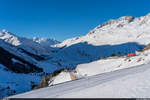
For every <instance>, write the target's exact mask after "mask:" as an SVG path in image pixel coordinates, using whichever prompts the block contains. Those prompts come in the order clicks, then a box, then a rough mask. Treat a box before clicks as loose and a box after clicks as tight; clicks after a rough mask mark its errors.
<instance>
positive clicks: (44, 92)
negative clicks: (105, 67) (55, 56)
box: [9, 63, 150, 98]
mask: <svg viewBox="0 0 150 100" xmlns="http://www.w3.org/2000/svg"><path fill="white" fill-rule="evenodd" d="M149 71H150V68H149V63H148V64H146V65H140V66H135V67H131V68H125V69H122V70H117V71H113V72H107V73H104V74H98V75H95V76H91V77H86V78H83V79H80V80H76V81H71V82H66V83H63V84H59V85H55V86H51V87H47V88H42V89H39V90H34V91H30V92H27V93H24V94H19V95H15V96H11V97H9V98H149V97H150V92H149V91H150V85H149V84H148V83H149V82H150V78H149V77H147V76H149V74H150V73H149ZM116 89H117V91H116Z"/></svg>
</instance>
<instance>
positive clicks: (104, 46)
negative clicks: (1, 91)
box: [0, 14, 150, 96]
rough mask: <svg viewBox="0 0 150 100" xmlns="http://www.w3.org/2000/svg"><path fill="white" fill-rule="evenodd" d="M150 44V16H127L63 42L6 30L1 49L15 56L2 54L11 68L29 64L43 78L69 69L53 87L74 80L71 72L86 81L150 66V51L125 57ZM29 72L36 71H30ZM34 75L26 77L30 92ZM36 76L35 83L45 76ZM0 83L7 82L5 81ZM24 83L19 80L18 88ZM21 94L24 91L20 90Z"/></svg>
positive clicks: (2, 37)
mask: <svg viewBox="0 0 150 100" xmlns="http://www.w3.org/2000/svg"><path fill="white" fill-rule="evenodd" d="M149 43H150V14H147V15H146V16H142V17H139V18H135V17H133V16H124V17H121V18H119V19H115V20H109V21H108V22H106V23H104V24H102V25H99V26H97V27H96V28H94V29H93V30H91V31H90V32H88V33H87V34H86V35H84V36H81V37H75V38H72V39H67V40H65V41H63V42H62V43H59V42H58V41H56V40H51V39H43V38H34V39H27V38H22V37H18V36H15V35H14V34H12V33H10V32H8V31H6V30H3V31H1V32H0V47H2V49H1V48H0V50H1V51H3V52H4V53H5V54H7V55H9V54H11V56H10V57H8V56H4V55H3V54H4V53H2V54H1V55H3V57H2V58H5V59H7V60H9V61H10V62H11V64H10V65H13V63H15V64H16V63H19V64H22V63H23V64H22V65H26V64H28V67H26V66H25V67H23V68H29V69H30V68H34V70H35V72H37V73H40V75H45V74H44V73H47V74H49V73H52V72H53V71H55V70H57V69H69V70H70V71H71V72H61V73H60V74H58V75H57V76H55V77H53V80H52V81H53V82H52V84H51V83H50V84H49V85H50V86H51V85H55V84H58V83H62V82H66V81H70V80H72V79H71V77H70V74H71V73H72V74H73V76H74V75H75V76H76V77H77V78H83V77H86V76H92V75H96V74H100V73H104V72H110V71H114V70H119V69H123V68H128V67H131V66H136V65H140V64H145V63H148V62H149V61H150V59H149V55H150V54H149V51H144V52H143V53H140V54H139V55H138V56H136V57H133V58H131V59H128V58H126V57H124V56H125V55H126V54H128V53H130V52H135V51H137V50H142V49H143V48H145V47H146V45H148V44H149ZM119 52H120V54H121V56H123V57H120V58H117V59H115V58H113V59H107V60H99V59H100V58H104V57H106V58H107V57H110V56H111V55H112V54H114V55H118V53H119ZM2 58H1V59H0V61H1V64H2V66H1V69H2V70H1V71H3V73H5V74H3V75H6V74H8V73H10V71H8V72H6V71H5V68H4V67H7V68H11V67H9V66H10V65H9V66H8V65H7V64H6V62H5V60H3V59H2ZM143 59H144V60H143ZM29 64H32V65H33V66H34V67H31V66H30V65H29ZM19 67H20V66H19ZM17 68H18V67H17ZM38 68H41V69H42V71H43V72H42V71H39V72H38V71H37V70H36V69H38ZM75 68H76V70H77V72H76V73H75V72H73V71H72V70H73V69H75ZM29 73H33V72H32V71H31V72H30V71H29ZM37 73H36V74H37ZM41 73H42V74H41ZM33 74H35V73H33ZM33 74H25V76H26V75H29V76H26V79H29V80H27V81H28V82H29V81H30V83H28V82H27V83H26V84H25V85H26V86H27V87H28V90H30V89H31V83H33V82H31V80H32V78H28V77H30V75H31V76H32V75H33ZM36 74H35V75H33V77H36V76H37V77H36V78H38V79H37V80H38V81H34V83H40V81H39V80H41V76H40V75H39V74H38V75H36ZM11 75H12V76H13V75H14V77H16V72H15V73H14V71H13V74H11ZM20 77H22V78H23V77H24V75H23V74H22V73H21V76H20V74H19V75H18V74H17V78H18V79H19V78H20ZM17 78H16V79H17ZM0 81H1V82H3V80H0ZM14 81H17V80H14ZM14 81H12V79H10V80H9V82H14ZM21 83H22V82H20V81H17V83H15V85H16V84H21ZM2 86H4V85H2ZM7 86H8V85H7ZM19 86H22V85H19ZM11 87H12V85H11ZM29 88H30V89H29ZM6 89H7V87H6ZM18 91H20V90H19V89H18ZM17 93H19V92H17ZM4 96H6V95H4Z"/></svg>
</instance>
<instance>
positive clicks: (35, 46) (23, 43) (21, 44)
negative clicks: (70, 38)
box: [0, 30, 59, 55]
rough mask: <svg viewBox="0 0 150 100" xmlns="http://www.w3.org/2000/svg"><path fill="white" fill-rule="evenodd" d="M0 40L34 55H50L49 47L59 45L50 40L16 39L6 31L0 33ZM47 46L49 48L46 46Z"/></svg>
mask: <svg viewBox="0 0 150 100" xmlns="http://www.w3.org/2000/svg"><path fill="white" fill-rule="evenodd" d="M0 39H1V40H4V41H5V42H6V43H8V44H10V45H13V46H16V47H18V48H22V49H24V50H26V51H28V52H31V53H33V54H36V55H48V54H50V53H51V49H52V48H51V47H50V45H52V44H56V43H59V42H58V41H56V40H52V39H36V40H35V39H33V40H32V39H28V38H23V37H18V36H16V35H14V34H13V33H11V32H8V31H7V30H2V31H0ZM48 45H49V46H48Z"/></svg>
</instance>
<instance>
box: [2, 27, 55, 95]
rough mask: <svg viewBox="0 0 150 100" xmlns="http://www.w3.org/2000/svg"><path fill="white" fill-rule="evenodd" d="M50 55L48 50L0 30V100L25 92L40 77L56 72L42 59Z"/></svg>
mask: <svg viewBox="0 0 150 100" xmlns="http://www.w3.org/2000/svg"><path fill="white" fill-rule="evenodd" d="M50 54H51V47H43V46H41V45H40V44H39V43H37V42H34V41H33V40H32V39H27V38H22V37H18V36H16V35H14V34H12V33H10V32H8V31H6V30H2V31H0V98H1V97H6V96H9V95H13V94H18V93H22V92H24V91H29V90H31V89H32V85H33V84H34V85H37V84H39V83H40V81H41V78H42V76H43V75H46V74H50V73H52V72H53V71H54V70H56V69H58V66H55V65H53V64H52V63H50V61H47V60H45V58H46V56H47V55H50Z"/></svg>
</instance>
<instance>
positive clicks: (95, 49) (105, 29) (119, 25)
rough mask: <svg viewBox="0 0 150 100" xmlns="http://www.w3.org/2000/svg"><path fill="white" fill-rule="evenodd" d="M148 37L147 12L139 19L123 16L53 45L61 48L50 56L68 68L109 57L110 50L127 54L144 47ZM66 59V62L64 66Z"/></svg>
mask: <svg viewBox="0 0 150 100" xmlns="http://www.w3.org/2000/svg"><path fill="white" fill-rule="evenodd" d="M149 39H150V14H147V15H146V16H142V17H139V18H135V17H133V16H124V17H121V18H119V19H116V20H109V21H108V22H106V23H104V24H102V25H99V26H97V27H96V28H94V29H93V30H91V31H90V32H89V33H88V34H86V35H85V36H81V37H76V38H72V39H67V40H65V41H63V42H62V43H60V44H56V45H54V46H55V47H57V48H63V49H60V51H59V52H58V53H57V54H54V55H53V59H52V61H53V62H56V61H59V63H60V65H62V66H68V67H71V66H72V65H75V66H76V65H78V64H82V63H88V62H91V61H94V60H97V59H99V58H101V57H109V56H111V55H112V54H113V53H114V54H115V55H117V54H118V52H121V55H126V54H127V53H129V52H135V51H136V50H141V49H143V48H144V47H145V45H147V44H148V43H150V41H149ZM58 59H59V60H58ZM64 62H65V63H64ZM67 62H69V64H67V65H66V63H67Z"/></svg>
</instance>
